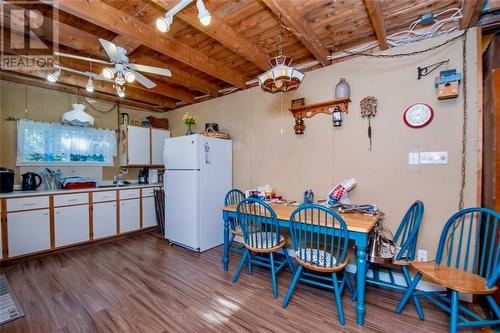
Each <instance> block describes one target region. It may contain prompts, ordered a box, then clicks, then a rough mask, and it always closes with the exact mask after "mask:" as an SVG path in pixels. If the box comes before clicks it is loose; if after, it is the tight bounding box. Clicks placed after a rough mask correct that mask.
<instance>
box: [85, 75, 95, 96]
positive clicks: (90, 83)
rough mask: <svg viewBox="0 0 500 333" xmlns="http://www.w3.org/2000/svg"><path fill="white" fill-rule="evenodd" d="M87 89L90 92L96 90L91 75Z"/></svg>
mask: <svg viewBox="0 0 500 333" xmlns="http://www.w3.org/2000/svg"><path fill="white" fill-rule="evenodd" d="M85 89H86V90H87V91H88V92H90V93H91V92H93V91H94V82H93V81H92V78H91V77H89V80H88V81H87V85H86V86H85Z"/></svg>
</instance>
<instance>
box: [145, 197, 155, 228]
mask: <svg viewBox="0 0 500 333" xmlns="http://www.w3.org/2000/svg"><path fill="white" fill-rule="evenodd" d="M155 225H156V210H155V198H154V197H145V198H142V227H143V228H147V227H153V226H155Z"/></svg>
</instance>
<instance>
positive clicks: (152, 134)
mask: <svg viewBox="0 0 500 333" xmlns="http://www.w3.org/2000/svg"><path fill="white" fill-rule="evenodd" d="M169 137H170V131H167V130H163V129H159V128H151V127H140V126H131V125H121V126H120V166H161V165H163V146H164V142H165V139H166V138H169Z"/></svg>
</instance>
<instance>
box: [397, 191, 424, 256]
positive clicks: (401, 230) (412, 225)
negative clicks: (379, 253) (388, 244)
mask: <svg viewBox="0 0 500 333" xmlns="http://www.w3.org/2000/svg"><path fill="white" fill-rule="evenodd" d="M423 215H424V203H423V202H422V201H420V200H417V201H415V202H414V203H413V204H412V205H411V206H410V208H408V210H407V211H406V214H405V216H404V217H403V220H401V224H400V225H399V227H398V230H397V231H396V234H395V235H394V243H395V244H396V245H397V246H398V247H399V248H400V250H399V252H398V253H397V254H396V258H395V259H396V260H406V261H413V259H415V253H416V250H417V240H418V230H419V228H420V223H421V222H422V217H423Z"/></svg>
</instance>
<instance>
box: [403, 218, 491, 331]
mask: <svg viewBox="0 0 500 333" xmlns="http://www.w3.org/2000/svg"><path fill="white" fill-rule="evenodd" d="M499 219H500V214H499V213H497V212H495V211H493V210H490V209H487V208H468V209H464V210H462V211H459V212H457V213H455V214H454V215H453V216H452V217H451V218H450V219H449V220H448V222H447V223H446V224H445V226H444V228H443V231H442V233H441V238H440V240H439V245H438V250H437V253H436V260H435V263H431V262H427V263H424V262H413V263H411V264H410V265H411V267H413V268H414V269H415V270H416V271H417V274H416V276H415V279H414V280H413V282H412V283H411V285H410V287H409V288H408V290H407V291H406V293H405V294H404V296H403V298H402V299H401V302H400V303H399V305H398V307H397V308H396V312H397V313H400V312H401V311H402V310H403V308H404V307H405V305H406V303H407V302H408V300H409V298H410V297H411V296H415V295H418V296H424V297H425V298H426V299H427V300H429V301H430V302H432V303H433V304H434V305H436V306H437V307H438V308H440V309H442V310H444V311H446V312H449V314H450V332H452V333H455V332H456V331H457V329H458V328H465V327H478V326H495V325H500V307H499V305H498V304H497V303H496V301H495V299H494V298H493V293H494V292H495V291H496V289H497V287H496V285H495V284H496V283H497V281H498V280H499V278H500V242H499V236H498V234H499V231H500V230H499V228H500V226H499V225H498V224H499ZM422 276H424V277H426V278H427V279H429V280H431V281H433V282H435V283H437V284H440V285H441V286H443V287H446V288H447V290H446V291H445V292H424V291H415V288H416V286H417V284H418V282H419V281H420V279H421V278H422ZM459 293H468V294H473V295H479V296H478V297H477V301H478V303H479V305H480V307H481V310H482V311H483V314H484V316H480V315H479V314H478V313H476V312H474V311H472V310H470V309H469V308H467V307H466V306H463V305H461V304H459V302H458V297H459Z"/></svg>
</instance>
